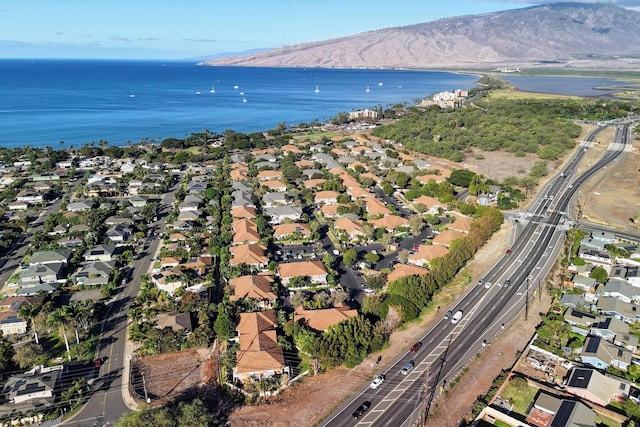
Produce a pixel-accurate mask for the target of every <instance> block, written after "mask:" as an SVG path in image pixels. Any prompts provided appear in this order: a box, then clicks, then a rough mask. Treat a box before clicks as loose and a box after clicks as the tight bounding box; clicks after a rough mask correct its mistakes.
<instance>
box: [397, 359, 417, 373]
mask: <svg viewBox="0 0 640 427" xmlns="http://www.w3.org/2000/svg"><path fill="white" fill-rule="evenodd" d="M414 366H415V364H414V363H413V360H412V361H410V362H407V363H405V364H404V366H403V367H402V370H401V371H400V374H402V375H407V374H408V373H409V371H410V370H412V369H413V367H414Z"/></svg>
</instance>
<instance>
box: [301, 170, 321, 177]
mask: <svg viewBox="0 0 640 427" xmlns="http://www.w3.org/2000/svg"><path fill="white" fill-rule="evenodd" d="M315 174H323V172H322V171H321V170H320V169H314V168H311V169H305V170H303V171H302V175H304V176H305V177H307V178H312V177H313V176H314V175H315Z"/></svg>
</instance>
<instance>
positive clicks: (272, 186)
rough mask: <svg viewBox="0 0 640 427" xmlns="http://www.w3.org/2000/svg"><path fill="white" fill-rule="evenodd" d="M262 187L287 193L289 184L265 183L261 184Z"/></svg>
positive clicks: (279, 182) (280, 182) (278, 182)
mask: <svg viewBox="0 0 640 427" xmlns="http://www.w3.org/2000/svg"><path fill="white" fill-rule="evenodd" d="M260 187H265V188H267V189H269V190H271V191H280V192H283V191H287V184H285V183H284V182H282V181H263V182H261V183H260Z"/></svg>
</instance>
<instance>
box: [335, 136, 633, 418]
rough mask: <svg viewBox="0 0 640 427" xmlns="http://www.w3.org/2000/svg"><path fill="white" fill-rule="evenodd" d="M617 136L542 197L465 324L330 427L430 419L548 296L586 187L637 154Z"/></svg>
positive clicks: (475, 295) (482, 286)
mask: <svg viewBox="0 0 640 427" xmlns="http://www.w3.org/2000/svg"><path fill="white" fill-rule="evenodd" d="M614 125H616V126H617V129H616V134H615V137H614V140H613V142H612V143H611V144H610V145H609V147H608V150H607V151H606V153H605V155H604V156H603V157H602V158H601V159H600V160H599V161H598V162H596V163H595V164H594V165H593V166H592V167H591V168H590V169H588V170H587V171H585V172H584V173H583V174H581V175H579V176H575V174H576V172H577V167H578V164H579V162H580V160H581V159H582V157H583V155H584V153H585V152H586V150H587V149H588V146H589V145H590V144H591V143H593V141H595V137H596V135H597V134H598V133H599V132H600V131H602V130H603V129H604V127H605V126H600V127H598V128H596V129H595V130H594V131H593V132H591V133H590V134H589V135H588V136H587V137H586V138H585V140H584V141H583V143H582V144H581V146H580V147H579V148H578V150H577V151H576V153H575V154H574V156H573V157H572V159H571V160H570V161H569V162H568V163H567V164H566V166H565V167H564V168H563V170H562V171H561V172H560V173H559V174H558V175H557V176H556V177H554V178H553V179H551V180H550V181H549V182H548V183H547V184H546V185H545V186H544V188H543V189H542V190H541V194H540V195H539V196H538V198H537V199H536V200H535V201H534V203H533V204H532V206H531V207H530V208H529V210H528V212H526V213H523V215H522V216H521V218H520V219H519V220H518V223H517V224H516V227H515V228H516V234H515V240H514V242H513V245H512V247H511V248H510V249H511V254H509V255H507V254H505V255H504V256H503V257H502V258H501V259H500V260H499V261H498V262H497V263H496V264H495V265H494V266H493V267H492V268H491V269H490V270H489V271H488V272H487V273H486V274H485V276H484V277H483V278H482V282H478V283H477V284H474V285H473V286H470V287H469V288H468V290H467V292H466V294H465V295H463V296H462V297H461V298H460V300H459V301H458V303H457V304H456V305H455V306H454V307H453V308H452V309H451V310H452V311H453V312H454V313H455V312H456V311H457V310H461V311H462V312H463V314H464V315H463V318H462V320H461V321H460V322H459V323H457V324H452V323H451V321H450V320H447V319H441V320H440V321H439V322H438V323H437V324H436V325H434V326H433V327H432V328H431V329H430V330H429V331H427V332H426V333H425V335H424V336H423V337H422V338H421V339H420V341H421V342H422V343H423V346H422V348H421V349H420V350H418V352H416V353H407V354H405V355H403V356H401V357H400V358H399V359H398V360H396V361H395V363H393V364H392V365H391V366H390V367H389V368H388V370H387V371H386V379H385V381H384V382H383V383H382V384H381V385H380V387H378V388H377V389H375V390H372V389H369V388H368V384H367V386H366V387H365V388H363V389H360V390H359V391H358V392H357V393H356V394H355V395H354V396H353V397H352V398H351V399H349V400H348V401H347V402H345V403H344V404H343V405H341V406H340V407H339V408H338V409H337V410H336V411H335V412H334V413H333V414H331V415H330V416H329V417H328V418H327V419H326V420H325V422H324V424H323V425H324V426H351V425H359V426H409V425H412V424H413V422H414V421H416V420H418V419H420V418H422V417H424V414H425V413H428V408H429V406H430V403H431V401H432V399H434V398H437V397H438V394H439V393H440V392H441V387H442V386H446V383H447V381H452V380H453V379H454V378H455V377H456V376H457V375H458V374H459V373H460V371H461V369H462V368H463V367H464V366H465V365H466V364H467V363H469V361H470V360H471V359H472V358H473V357H474V356H475V355H476V354H477V353H478V352H480V351H482V348H483V345H484V343H483V342H486V343H487V344H489V345H490V342H491V341H492V339H494V338H495V337H496V336H497V335H498V334H499V333H500V331H501V329H502V325H505V324H508V323H510V322H512V321H513V320H515V319H516V318H517V317H518V315H519V314H521V313H522V312H523V311H525V312H526V310H527V302H528V300H529V299H530V298H531V297H532V296H533V295H534V294H535V292H540V290H541V289H540V287H541V283H542V281H543V279H544V278H545V277H546V275H547V274H548V272H549V270H550V269H551V267H552V265H553V263H554V262H555V260H556V259H557V257H558V253H559V252H560V250H561V248H562V242H563V240H564V236H565V231H566V230H567V229H568V228H569V227H570V226H571V221H570V220H569V219H568V218H566V211H567V209H568V207H569V206H570V204H571V202H572V199H573V197H574V196H575V194H576V192H577V191H578V189H579V187H580V185H581V184H582V183H583V182H585V181H586V180H587V179H589V178H590V177H591V176H593V175H594V174H596V173H597V172H599V171H600V170H602V169H603V168H605V167H606V166H607V165H608V164H609V163H610V162H612V161H614V160H615V159H617V158H619V157H621V156H622V155H623V154H624V153H625V152H626V150H628V149H629V147H630V137H629V129H630V125H628V124H620V125H618V124H616V123H614ZM408 361H413V362H414V363H415V368H414V369H413V370H411V371H410V372H409V373H408V375H406V376H404V375H401V374H400V370H401V369H402V367H403V366H404V364H405V363H406V362H408ZM366 401H368V402H370V403H371V407H370V409H368V410H367V411H366V412H365V413H364V415H362V416H361V417H360V418H359V419H357V420H354V419H353V417H352V413H353V412H354V411H355V410H356V408H358V406H360V405H361V404H362V403H363V402H366Z"/></svg>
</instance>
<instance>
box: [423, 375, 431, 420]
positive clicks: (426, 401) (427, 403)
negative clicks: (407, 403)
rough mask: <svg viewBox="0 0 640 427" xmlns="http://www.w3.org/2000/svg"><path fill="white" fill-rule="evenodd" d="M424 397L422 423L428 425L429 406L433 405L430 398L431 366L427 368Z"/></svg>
mask: <svg viewBox="0 0 640 427" xmlns="http://www.w3.org/2000/svg"><path fill="white" fill-rule="evenodd" d="M422 392H423V393H424V399H422V409H421V411H420V423H421V424H420V425H423V426H426V425H427V414H428V413H429V406H431V398H429V368H427V371H426V375H425V379H424V386H423V391H422Z"/></svg>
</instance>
